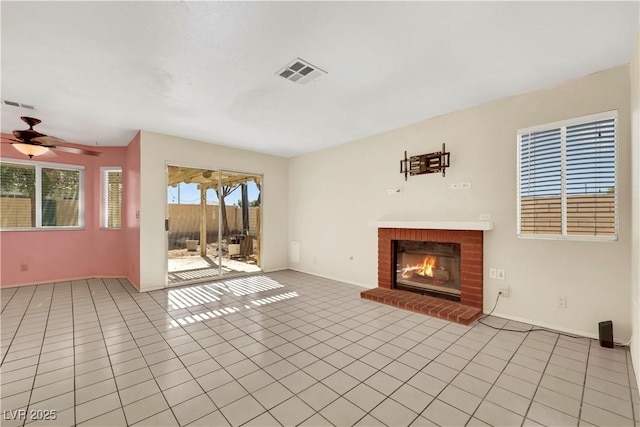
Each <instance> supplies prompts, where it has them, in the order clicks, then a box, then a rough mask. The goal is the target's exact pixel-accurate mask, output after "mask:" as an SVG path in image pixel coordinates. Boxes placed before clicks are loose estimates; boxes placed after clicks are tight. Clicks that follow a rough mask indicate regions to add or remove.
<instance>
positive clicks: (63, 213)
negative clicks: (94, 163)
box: [0, 159, 84, 230]
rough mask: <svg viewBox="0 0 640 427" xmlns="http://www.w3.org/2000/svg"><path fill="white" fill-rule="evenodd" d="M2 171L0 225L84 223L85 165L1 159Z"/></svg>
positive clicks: (78, 225) (67, 225) (38, 226)
mask: <svg viewBox="0 0 640 427" xmlns="http://www.w3.org/2000/svg"><path fill="white" fill-rule="evenodd" d="M0 175H1V177H0V218H1V222H0V228H3V229H12V230H16V229H49V228H81V227H83V225H84V218H83V215H84V189H83V188H84V184H83V178H84V169H83V167H82V166H72V165H62V164H53V163H40V162H29V161H20V160H13V159H12V160H11V161H4V160H2V161H1V162H0Z"/></svg>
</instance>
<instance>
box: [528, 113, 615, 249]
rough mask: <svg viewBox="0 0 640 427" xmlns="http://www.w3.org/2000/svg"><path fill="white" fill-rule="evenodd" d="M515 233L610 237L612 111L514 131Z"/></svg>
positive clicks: (612, 215) (612, 214) (612, 233)
mask: <svg viewBox="0 0 640 427" xmlns="http://www.w3.org/2000/svg"><path fill="white" fill-rule="evenodd" d="M518 174H519V175H518V193H519V194H518V235H519V236H521V237H545V236H546V237H556V238H576V239H584V238H591V239H609V240H610V239H615V238H616V237H617V221H618V218H617V206H616V113H615V112H609V113H606V114H598V115H594V116H589V117H583V118H580V119H576V120H571V121H568V122H564V123H561V124H554V125H548V126H542V127H538V128H535V129H530V130H525V131H520V132H518Z"/></svg>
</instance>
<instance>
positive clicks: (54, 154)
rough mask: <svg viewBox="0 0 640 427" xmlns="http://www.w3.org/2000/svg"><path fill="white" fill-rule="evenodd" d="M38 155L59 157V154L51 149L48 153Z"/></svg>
mask: <svg viewBox="0 0 640 427" xmlns="http://www.w3.org/2000/svg"><path fill="white" fill-rule="evenodd" d="M38 157H58V155H57V154H56V153H55V152H54V151H53V150H49V151H47V152H46V153H44V154H41V155H39V156H38Z"/></svg>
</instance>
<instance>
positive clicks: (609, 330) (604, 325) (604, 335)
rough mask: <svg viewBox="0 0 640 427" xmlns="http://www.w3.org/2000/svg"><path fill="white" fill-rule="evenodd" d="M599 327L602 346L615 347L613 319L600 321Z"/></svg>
mask: <svg viewBox="0 0 640 427" xmlns="http://www.w3.org/2000/svg"><path fill="white" fill-rule="evenodd" d="M598 329H599V334H600V347H607V348H613V322H612V321H611V320H607V321H606V322H600V323H598Z"/></svg>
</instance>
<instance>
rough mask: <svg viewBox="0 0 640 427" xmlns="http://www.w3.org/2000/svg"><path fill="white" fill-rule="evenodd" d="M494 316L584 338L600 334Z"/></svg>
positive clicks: (535, 321)
mask: <svg viewBox="0 0 640 427" xmlns="http://www.w3.org/2000/svg"><path fill="white" fill-rule="evenodd" d="M484 314H488V313H487V312H484ZM492 316H495V317H500V318H503V319H507V320H514V321H516V322H521V323H528V324H529V325H533V326H539V327H541V328H545V329H550V330H551V331H552V332H554V331H557V332H564V333H566V334H569V335H576V336H580V337H584V338H591V339H596V340H597V339H598V338H599V337H598V334H594V333H592V332H586V331H580V330H577V329H569V328H564V327H562V326H558V325H552V324H550V323H545V322H540V321H539V320H534V319H528V318H526V317H518V316H511V315H509V314H502V313H493V314H492ZM615 343H616V344H620V345H625V343H626V341H618V340H615Z"/></svg>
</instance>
